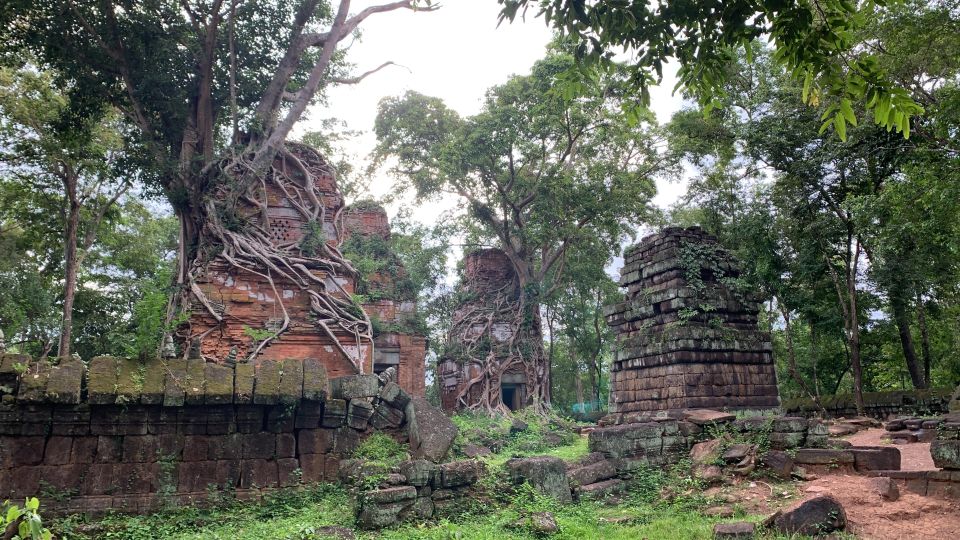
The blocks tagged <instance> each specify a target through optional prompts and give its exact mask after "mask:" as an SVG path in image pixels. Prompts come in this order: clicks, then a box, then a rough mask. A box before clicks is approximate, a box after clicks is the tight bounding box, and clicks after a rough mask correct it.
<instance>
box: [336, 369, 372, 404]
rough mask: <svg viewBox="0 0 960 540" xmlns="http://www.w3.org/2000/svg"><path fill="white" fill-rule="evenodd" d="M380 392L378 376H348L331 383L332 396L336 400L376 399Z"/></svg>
mask: <svg viewBox="0 0 960 540" xmlns="http://www.w3.org/2000/svg"><path fill="white" fill-rule="evenodd" d="M379 391H380V379H379V378H378V377H377V376H376V375H372V374H369V375H347V376H346V377H338V378H336V379H333V380H332V381H330V395H331V396H332V397H333V398H334V399H344V400H351V399H355V398H368V397H376V395H377V393H379Z"/></svg>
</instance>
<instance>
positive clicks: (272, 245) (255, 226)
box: [167, 142, 373, 372]
mask: <svg viewBox="0 0 960 540" xmlns="http://www.w3.org/2000/svg"><path fill="white" fill-rule="evenodd" d="M334 174H335V172H334V170H333V168H332V167H331V166H330V165H328V164H327V163H326V161H324V159H323V158H322V157H321V156H320V154H319V153H318V152H317V151H316V150H313V149H312V148H310V147H308V146H305V145H302V144H296V143H289V142H288V143H286V145H285V147H284V148H282V149H280V150H279V152H278V157H277V159H275V160H274V162H273V166H272V167H271V168H270V169H269V170H267V171H266V173H265V174H257V173H256V171H253V170H252V169H251V168H250V166H249V162H248V161H247V160H246V159H245V158H244V157H242V156H234V157H230V158H226V159H223V160H221V161H219V162H215V163H214V164H212V165H210V166H208V167H207V169H206V170H205V176H206V180H207V182H206V183H207V185H208V186H209V188H210V189H208V192H207V193H208V194H207V195H206V196H205V197H204V198H203V199H202V202H201V203H200V204H198V205H196V207H197V208H196V211H195V212H194V214H196V215H192V216H185V215H184V213H183V212H178V214H180V219H181V234H184V232H183V231H185V230H190V225H191V224H193V223H195V224H197V225H196V227H194V229H195V230H196V231H197V233H196V234H195V235H194V236H195V239H194V241H193V242H189V240H190V238H186V240H187V242H184V241H183V240H184V238H182V239H181V246H183V245H184V244H186V245H187V246H190V245H191V243H192V245H193V249H191V250H189V251H187V250H184V248H183V247H181V253H180V263H179V264H180V271H179V273H178V285H179V294H178V295H175V296H174V298H173V299H172V300H171V304H170V307H169V309H168V314H167V319H168V324H169V323H170V321H174V320H176V319H177V316H178V314H189V313H193V312H194V311H195V310H204V311H205V312H206V313H208V314H209V315H210V316H211V317H213V318H214V319H215V320H216V321H217V323H219V324H218V325H217V326H214V327H212V328H210V329H207V330H205V331H203V332H198V331H195V330H194V329H193V328H192V327H191V324H190V322H189V320H188V321H187V322H184V323H182V324H180V325H179V326H178V327H177V329H176V337H177V340H178V341H179V342H180V343H182V344H185V345H186V346H184V347H183V355H184V356H186V355H187V354H188V351H189V349H190V347H189V344H190V343H192V342H193V340H195V339H200V340H202V339H203V338H205V337H207V335H209V334H210V333H211V332H214V331H217V330H220V329H222V328H223V327H224V325H225V323H226V321H225V318H226V317H229V315H228V314H225V313H224V308H223V307H220V306H219V305H217V304H216V303H215V302H212V301H211V300H210V299H209V298H208V297H207V295H206V294H204V292H203V290H202V289H201V288H200V286H199V285H198V283H200V282H202V279H201V278H202V277H203V276H205V274H206V273H207V272H208V269H209V265H210V263H211V262H213V261H214V260H219V261H222V262H225V263H226V264H227V265H228V266H229V267H231V268H233V269H236V270H238V271H241V272H247V273H250V274H253V275H256V276H259V277H260V278H261V279H263V280H264V281H265V282H267V283H269V284H270V287H271V288H272V290H273V296H274V299H275V300H274V301H275V302H276V303H277V305H279V307H280V311H281V312H282V316H283V320H282V322H281V323H280V324H279V326H277V327H275V328H270V335H269V337H265V338H264V339H261V340H258V342H257V343H256V345H255V346H253V347H251V350H250V351H249V354H247V355H246V359H247V360H248V361H249V360H253V359H255V358H256V357H257V356H258V355H259V354H260V353H261V351H263V349H264V348H265V347H266V346H267V345H268V344H270V343H271V342H272V341H274V340H276V339H278V338H279V337H280V336H281V335H282V334H283V333H284V332H286V331H287V330H288V329H289V328H290V325H291V318H290V313H289V312H288V310H287V306H286V305H285V304H284V298H283V295H282V294H281V293H280V290H278V287H277V281H276V280H283V282H284V286H285V287H289V286H294V287H297V288H299V289H300V290H301V291H303V292H304V293H306V294H307V295H309V298H310V308H311V309H310V311H311V315H312V317H311V322H312V323H313V324H314V325H315V326H316V327H317V329H318V330H319V331H321V332H322V333H324V334H325V335H327V336H328V337H329V338H330V340H331V342H332V344H333V345H334V347H336V348H337V349H338V350H339V351H340V353H342V354H343V355H344V357H346V358H347V359H348V360H349V361H350V362H351V363H352V364H353V365H354V367H356V369H357V371H358V372H362V370H363V366H362V357H363V354H362V345H367V346H370V347H372V346H373V336H372V334H371V332H372V325H371V324H370V319H369V318H368V317H367V315H366V313H365V312H364V311H363V308H362V307H361V306H359V305H357V304H356V303H355V302H354V301H353V300H352V298H351V296H350V294H348V293H347V292H346V291H345V290H344V289H343V287H342V286H341V285H340V284H339V283H338V282H337V280H336V279H324V277H325V276H331V277H332V276H344V275H348V276H357V275H358V273H357V271H356V270H355V269H354V268H353V267H352V266H351V265H350V263H349V261H347V260H346V259H345V258H344V257H343V254H342V253H340V250H339V249H338V248H337V247H336V246H334V245H331V244H330V243H328V242H327V239H326V236H325V234H324V229H323V224H324V223H325V222H332V223H333V225H334V228H335V230H336V234H337V238H339V237H340V218H341V216H340V215H339V214H340V211H342V204H340V205H337V207H338V208H339V210H338V211H337V215H335V216H328V215H327V212H328V208H327V206H326V205H325V204H324V197H327V198H328V199H329V198H330V197H341V196H340V194H339V193H338V192H334V193H322V192H321V191H320V189H319V188H318V186H317V183H318V182H317V181H318V179H319V178H321V177H323V176H333V175H334ZM268 187H269V188H274V189H276V190H279V191H280V192H281V193H283V196H284V198H285V199H286V201H287V202H288V203H289V204H290V206H292V207H293V208H294V209H295V210H296V211H297V213H298V214H299V215H300V216H301V217H302V218H303V219H304V221H306V222H307V224H308V229H307V230H306V231H305V234H304V236H303V238H298V239H297V240H295V241H287V242H283V241H278V240H274V239H271V237H270V230H269V226H270V222H269V218H268V215H267V198H268ZM338 202H340V201H338ZM330 218H332V219H330ZM185 236H189V235H185ZM188 249H189V248H188ZM318 274H319V276H318ZM330 289H333V290H330ZM337 331H340V332H341V334H342V333H347V334H349V335H352V336H353V340H354V341H355V343H356V346H357V348H356V351H357V352H356V354H351V352H349V351H348V350H347V349H346V348H344V346H343V345H342V344H341V343H340V340H339V339H338V338H337V336H336V334H335V332H337ZM206 360H208V361H214V362H217V361H222V359H217V358H206Z"/></svg>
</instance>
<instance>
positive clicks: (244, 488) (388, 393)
mask: <svg viewBox="0 0 960 540" xmlns="http://www.w3.org/2000/svg"><path fill="white" fill-rule="evenodd" d="M21 366H23V367H25V368H26V371H25V372H23V373H21V371H23V367H21ZM387 375H388V377H385V378H381V377H378V376H376V375H354V376H348V377H341V378H335V379H331V380H329V381H328V378H327V372H326V370H325V369H324V366H323V365H322V364H321V363H320V362H319V361H317V360H306V361H284V362H273V361H268V362H263V363H261V364H259V365H257V366H254V365H251V364H237V365H236V366H235V367H234V368H228V367H226V366H220V365H217V364H213V363H207V362H204V361H203V360H189V361H182V360H173V361H167V362H159V361H157V362H149V363H141V362H138V361H132V360H126V359H118V358H112V357H97V358H94V359H93V360H91V361H90V363H89V367H88V366H86V365H85V364H84V362H82V361H80V360H78V359H64V360H63V361H61V362H60V363H59V365H56V366H54V365H51V364H50V363H48V362H47V361H40V362H37V361H31V359H30V358H29V357H24V356H18V355H9V354H8V355H5V356H3V358H2V362H0V394H2V398H0V499H6V498H10V499H19V498H22V497H25V496H33V495H39V496H42V497H43V498H44V499H45V500H53V501H56V504H54V507H55V509H56V512H59V513H65V512H102V511H106V510H109V509H117V510H124V511H132V512H146V511H150V510H154V509H156V508H158V507H161V506H164V505H179V504H183V503H194V502H202V501H204V500H205V499H207V498H208V497H216V496H220V495H222V494H224V492H227V493H229V494H231V495H233V496H236V497H238V498H241V499H246V498H256V497H259V496H260V494H261V493H262V492H263V491H264V490H268V489H271V488H274V487H278V486H292V485H296V484H299V483H311V482H319V481H334V480H336V479H337V474H338V466H339V463H340V461H341V458H344V457H347V456H349V455H350V453H351V452H352V451H353V450H354V449H355V448H356V447H357V446H358V445H359V444H360V442H361V441H362V440H363V438H364V437H366V436H367V435H368V434H370V433H371V432H373V431H375V430H376V431H381V432H384V433H387V434H389V435H391V436H393V437H394V438H396V439H398V440H400V441H402V442H406V441H408V440H410V439H417V440H421V439H426V438H428V437H433V438H431V439H430V440H431V442H432V444H433V446H439V447H441V448H440V449H439V450H438V448H431V449H430V450H431V452H432V454H431V455H430V456H426V457H433V458H437V459H439V458H442V456H443V454H444V453H445V449H446V448H448V447H449V445H450V443H451V442H452V437H453V436H455V435H456V430H455V428H452V435H451V431H450V430H447V431H445V432H444V433H445V435H444V437H445V438H444V439H442V440H436V437H437V435H436V432H437V431H438V430H441V431H442V427H440V426H437V425H436V424H437V422H436V417H431V416H429V413H430V411H426V410H424V408H429V405H427V404H426V403H425V402H423V403H421V402H419V401H417V402H416V407H414V401H415V400H419V399H420V398H411V397H410V396H409V395H408V394H407V393H406V392H404V391H403V390H402V389H401V388H400V387H399V386H398V385H397V384H396V383H394V382H392V381H390V380H389V375H390V373H388V374H387ZM421 401H422V400H421ZM417 407H419V409H417ZM415 410H420V411H422V412H421V413H420V414H425V415H426V416H425V418H426V417H429V418H433V420H431V421H430V422H424V423H429V424H431V425H425V426H422V429H423V430H426V431H427V433H424V434H420V433H418V432H417V433H415V432H414V431H415V430H416V429H419V428H414V427H412V426H414V425H415V422H414V420H413V419H414V415H415V414H416V413H415V412H414V411H415ZM433 410H434V411H435V410H436V409H433ZM436 414H437V415H439V416H440V417H442V416H443V415H442V414H441V413H440V412H439V411H436ZM440 420H445V419H444V418H440ZM446 422H447V423H449V420H446ZM444 445H446V446H444ZM412 452H413V454H414V457H418V451H417V450H416V449H414V450H413V451H412ZM420 455H423V454H420Z"/></svg>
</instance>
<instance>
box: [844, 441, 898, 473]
mask: <svg viewBox="0 0 960 540" xmlns="http://www.w3.org/2000/svg"><path fill="white" fill-rule="evenodd" d="M850 451H851V452H853V461H854V465H853V466H854V469H856V470H857V472H866V471H899V470H900V450H899V449H897V448H893V447H891V446H854V447H852V448H850Z"/></svg>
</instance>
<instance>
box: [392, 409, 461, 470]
mask: <svg viewBox="0 0 960 540" xmlns="http://www.w3.org/2000/svg"><path fill="white" fill-rule="evenodd" d="M404 413H405V416H406V418H407V435H408V438H409V440H410V454H411V455H412V456H413V457H415V458H425V459H429V460H430V461H433V462H435V463H438V462H440V461H443V458H444V457H445V456H446V455H447V452H448V451H449V450H450V447H451V446H452V445H453V441H454V439H456V437H457V426H456V424H454V423H453V421H451V420H450V418H448V417H447V415H445V414H443V411H441V410H440V409H438V408H437V407H434V406H433V405H431V404H430V402H428V401H427V400H426V399H424V398H422V397H414V398H411V399H410V402H409V403H408V404H407V407H406V409H405V411H404Z"/></svg>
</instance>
